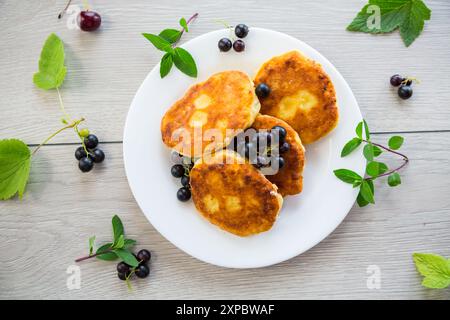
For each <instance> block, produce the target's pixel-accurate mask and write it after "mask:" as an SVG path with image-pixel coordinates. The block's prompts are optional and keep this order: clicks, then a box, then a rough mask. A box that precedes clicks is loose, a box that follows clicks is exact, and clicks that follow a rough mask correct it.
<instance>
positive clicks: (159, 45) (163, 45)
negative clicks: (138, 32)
mask: <svg viewBox="0 0 450 320" xmlns="http://www.w3.org/2000/svg"><path fill="white" fill-rule="evenodd" d="M142 35H143V36H144V37H145V38H146V39H147V40H148V41H150V42H151V43H152V44H153V45H154V46H155V48H156V49H158V50H161V51H166V52H172V50H173V49H172V44H171V43H170V42H169V41H167V40H166V39H164V38H162V37H160V36H157V35H156V34H151V33H143V34H142Z"/></svg>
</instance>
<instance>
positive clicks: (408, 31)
mask: <svg viewBox="0 0 450 320" xmlns="http://www.w3.org/2000/svg"><path fill="white" fill-rule="evenodd" d="M430 18H431V10H430V9H429V8H428V7H427V6H426V5H425V3H424V2H423V1H422V0H369V2H368V3H367V4H366V5H365V6H364V7H363V8H362V10H361V11H360V12H359V13H358V14H357V16H356V17H355V18H354V19H353V21H352V22H351V23H350V25H348V26H347V30H349V31H361V32H367V33H387V32H392V31H394V30H395V29H397V28H400V35H401V37H402V39H403V42H404V43H405V45H406V46H409V45H410V44H411V43H413V41H414V40H415V39H416V38H417V37H418V36H419V35H420V33H421V32H422V30H423V27H424V23H425V20H430Z"/></svg>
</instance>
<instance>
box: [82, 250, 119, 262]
mask: <svg viewBox="0 0 450 320" xmlns="http://www.w3.org/2000/svg"><path fill="white" fill-rule="evenodd" d="M112 250H113V249H112V248H111V249H108V250H105V251H102V252H96V253H94V254H90V255H88V256H85V257H81V258H78V259H76V260H75V262H81V261H84V260H87V259H91V258H94V257H96V256H99V255H101V254H105V253H108V252H111V251H112Z"/></svg>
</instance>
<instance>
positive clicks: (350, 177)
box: [334, 169, 362, 184]
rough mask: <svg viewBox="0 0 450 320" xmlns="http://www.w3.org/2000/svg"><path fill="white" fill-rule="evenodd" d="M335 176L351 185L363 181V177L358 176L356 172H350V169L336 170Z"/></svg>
mask: <svg viewBox="0 0 450 320" xmlns="http://www.w3.org/2000/svg"><path fill="white" fill-rule="evenodd" d="M334 174H335V175H336V177H337V178H339V179H340V180H342V181H344V182H346V183H350V184H355V183H356V182H358V181H361V180H362V177H361V176H360V175H359V174H357V173H356V172H354V171H352V170H348V169H337V170H334Z"/></svg>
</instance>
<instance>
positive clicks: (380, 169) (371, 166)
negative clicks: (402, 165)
mask: <svg viewBox="0 0 450 320" xmlns="http://www.w3.org/2000/svg"><path fill="white" fill-rule="evenodd" d="M387 171H388V167H387V165H386V164H384V163H383V162H377V161H370V162H369V163H367V166H366V173H367V174H368V175H369V176H371V177H378V176H379V175H380V174H383V173H385V172H387Z"/></svg>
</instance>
